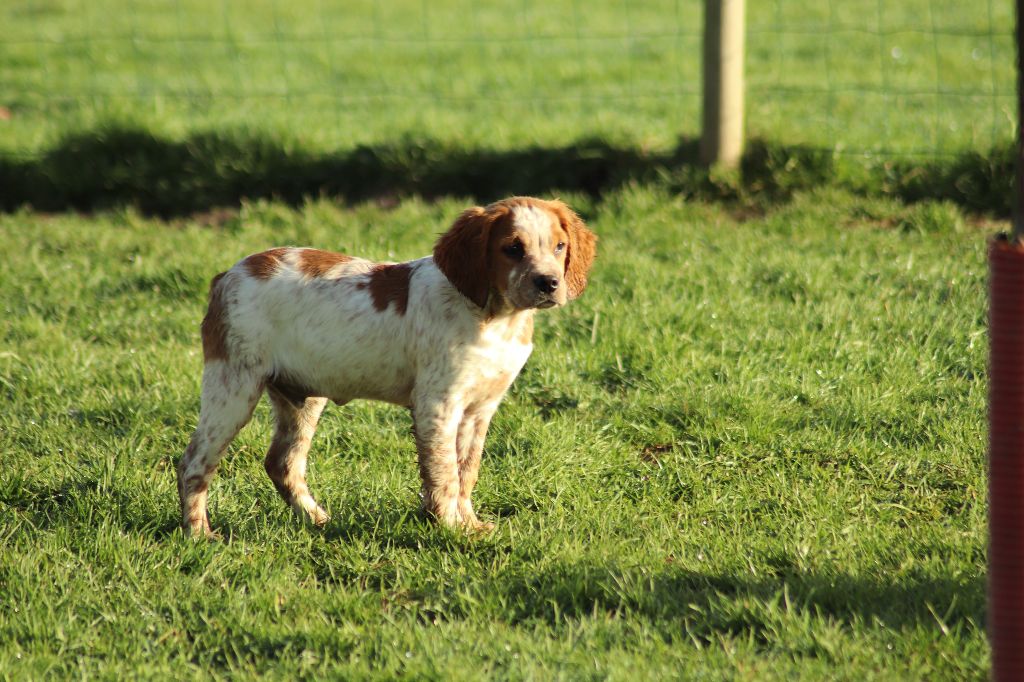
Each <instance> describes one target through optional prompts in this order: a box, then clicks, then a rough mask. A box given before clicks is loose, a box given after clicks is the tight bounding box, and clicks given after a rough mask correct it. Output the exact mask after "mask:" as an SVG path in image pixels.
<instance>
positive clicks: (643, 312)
mask: <svg viewBox="0 0 1024 682" xmlns="http://www.w3.org/2000/svg"><path fill="white" fill-rule="evenodd" d="M565 198H567V199H568V200H570V201H571V202H572V203H574V204H575V205H577V206H578V207H579V208H580V209H581V210H582V211H583V213H584V214H585V216H586V217H587V218H588V219H589V221H590V224H591V226H592V227H593V228H594V229H595V231H596V232H598V233H599V234H600V235H601V239H602V241H601V247H602V248H601V253H600V257H599V261H598V263H597V266H596V269H595V272H594V275H593V278H592V284H591V287H590V288H589V289H588V291H587V293H586V294H585V295H584V296H583V298H581V299H580V300H579V301H577V302H575V303H574V304H572V305H570V306H569V307H567V308H566V309H564V310H561V311H555V312H551V313H547V314H543V315H541V316H540V321H539V324H538V329H537V339H536V341H537V343H536V345H537V349H536V351H535V354H534V356H533V358H532V359H531V360H530V362H529V363H528V365H527V368H526V369H525V371H524V372H523V374H522V375H521V376H520V377H519V379H518V380H517V382H516V383H515V385H514V387H513V390H512V392H511V394H510V396H509V397H508V399H507V400H506V402H505V404H504V405H503V407H502V408H501V410H499V413H498V415H497V417H496V419H495V423H494V426H493V428H492V431H491V433H490V436H489V438H488V441H487V447H486V450H485V459H484V465H483V469H482V479H481V483H480V487H479V495H478V499H479V507H480V508H481V509H482V514H483V516H485V517H487V518H490V519H492V520H495V521H497V523H498V528H497V531H496V532H495V533H494V534H493V535H492V536H490V537H486V538H483V539H477V540H471V539H467V538H464V537H460V536H458V535H456V534H451V533H448V532H443V531H441V530H439V529H437V528H435V527H433V526H431V525H429V524H428V523H426V522H425V521H423V520H422V519H421V518H419V517H418V516H417V514H416V511H415V510H416V508H417V504H418V503H417V489H418V488H417V486H418V483H417V472H416V465H415V456H414V449H413V444H412V438H411V435H410V422H409V418H408V416H407V415H406V413H405V412H404V411H402V410H399V409H397V408H392V407H388V406H384V405H380V404H374V403H361V404H352V405H349V406H346V407H344V408H337V407H333V408H331V409H329V410H328V413H327V415H326V416H325V418H324V421H323V422H322V426H321V429H320V431H319V433H318V435H317V438H316V440H315V441H314V448H313V454H312V464H311V476H310V478H311V485H312V486H313V489H314V491H315V492H316V493H317V495H318V497H319V499H320V500H321V501H322V502H323V503H324V504H325V506H326V507H327V508H328V509H329V510H330V511H331V513H332V515H333V520H332V521H331V523H330V525H329V526H328V527H327V529H326V530H325V531H324V532H317V531H313V530H310V529H307V528H305V527H303V526H301V525H299V524H298V523H297V522H296V521H295V520H294V519H293V518H292V516H291V515H290V513H289V512H288V511H287V510H286V509H285V507H284V505H283V504H282V503H281V502H280V501H279V500H278V498H277V496H276V493H275V492H274V490H273V488H272V486H271V485H270V482H269V480H268V479H267V478H266V476H265V474H264V473H263V471H262V454H263V452H264V451H265V448H266V446H267V444H268V442H269V424H268V414H267V408H266V404H265V403H264V404H262V405H261V406H260V408H259V412H258V414H257V418H256V419H255V420H254V422H253V424H252V425H250V426H249V427H247V428H246V429H245V430H244V431H243V433H242V435H241V436H240V438H239V440H238V441H236V443H235V445H234V446H233V448H232V450H231V452H230V454H229V456H228V457H226V458H225V460H224V464H223V465H222V468H221V471H220V472H219V473H218V476H217V478H216V479H215V483H214V486H213V488H212V515H213V520H214V525H215V526H216V527H217V528H218V529H219V530H221V531H222V532H223V533H225V535H226V536H227V537H228V540H227V541H226V542H223V543H215V544H207V543H205V542H199V543H195V542H192V541H191V540H186V539H185V538H183V537H181V536H180V534H179V533H178V532H177V530H176V523H177V502H176V493H175V482H174V462H175V461H176V458H177V457H178V455H179V454H180V452H181V451H182V450H183V449H184V446H185V444H186V442H187V439H188V437H189V435H190V430H191V428H192V427H193V425H194V423H195V418H196V412H197V407H198V387H199V372H200V366H201V362H200V344H199V339H198V328H197V327H198V322H199V320H200V318H201V316H202V311H203V304H204V298H205V290H206V286H207V282H208V280H209V278H210V276H211V275H213V274H214V273H216V272H218V271H220V270H222V269H224V268H226V267H227V266H229V265H230V264H231V263H232V262H233V261H234V260H236V259H237V258H239V257H240V256H242V255H244V254H246V253H249V252H252V251H255V250H258V249H262V248H264V247H266V246H267V245H269V244H279V243H296V244H314V245H317V246H320V247H325V248H333V249H341V250H345V251H348V252H354V253H360V254H364V255H367V256H370V257H376V258H382V259H383V258H393V259H403V258H407V257H413V256H418V255H421V254H423V253H426V252H427V251H428V250H429V248H430V246H431V244H432V241H433V239H434V238H435V235H436V234H437V233H438V232H440V231H442V230H443V229H444V228H445V227H446V225H447V223H448V222H449V221H451V220H452V218H453V216H454V215H456V213H457V212H458V211H459V210H460V208H462V207H463V206H464V205H465V203H466V202H465V201H463V200H457V199H448V200H442V201H438V202H433V203H425V202H422V201H417V200H410V201H405V202H402V203H400V204H399V205H398V206H397V207H395V208H381V207H379V206H378V205H376V204H360V205H355V206H351V207H347V208H346V207H339V206H337V205H335V204H333V203H330V202H323V201H315V202H312V203H308V204H306V205H303V206H301V207H300V208H298V209H297V210H292V209H289V208H286V207H282V206H280V205H277V204H273V203H256V204H248V205H245V206H244V207H243V209H242V211H241V213H240V214H238V215H234V214H231V213H225V214H224V215H221V216H201V218H200V219H195V220H194V219H187V220H182V221H180V222H175V223H163V222H155V221H150V220H147V219H144V218H141V217H139V215H137V214H136V213H134V212H132V211H127V212H114V213H106V214H102V215H97V216H93V217H82V216H74V215H50V216H47V215H38V214H32V213H19V214H13V215H6V216H3V217H0V238H2V240H3V243H4V244H5V247H6V249H7V253H8V254H9V255H8V257H6V258H4V259H3V260H2V261H0V300H3V301H4V320H5V323H4V325H3V334H2V337H0V338H2V341H0V344H2V345H0V392H2V396H3V402H4V405H5V409H4V410H3V411H2V414H0V452H3V453H4V454H3V460H2V464H3V465H2V467H0V545H2V546H3V547H4V549H3V551H2V552H0V594H2V595H3V599H2V601H0V671H4V672H3V674H4V675H9V676H11V677H12V678H21V677H40V676H42V675H43V674H44V673H51V674H58V675H60V676H65V675H74V676H79V675H81V676H93V675H100V676H111V675H122V674H144V675H154V676H158V675H161V674H166V673H171V672H173V673H175V674H178V675H193V674H194V675H200V674H204V673H214V674H217V675H229V674H233V673H240V674H243V675H247V674H254V673H257V672H262V673H273V674H274V675H275V676H292V675H304V676H311V677H312V676H316V677H320V676H322V675H325V674H328V673H336V674H341V675H343V676H345V677H357V678H359V677H364V676H375V675H380V676H384V677H391V676H394V675H406V676H408V677H414V678H424V677H426V678H433V679H449V678H455V679H480V678H493V677H500V678H513V679H526V678H534V679H548V678H550V677H558V676H561V677H563V678H567V679H579V678H605V677H611V678H613V679H627V678H628V679H642V678H645V677H653V676H677V675H678V676H682V677H696V676H700V675H704V676H707V677H711V678H733V677H739V678H743V679H765V678H776V679H791V678H792V677H794V676H796V677H804V678H811V679H814V678H819V679H820V678H821V677H823V676H833V677H837V678H845V679H867V678H873V677H877V678H886V679H892V678H907V679H924V678H928V679H943V678H945V679H963V678H965V677H973V678H983V677H984V676H985V671H986V669H987V665H988V657H989V654H988V647H987V644H986V640H985V634H984V631H983V629H982V628H983V623H984V594H985V587H984V581H985V568H984V567H985V503H984V500H985V478H984V473H985V466H984V449H985V443H984V438H985V430H984V423H985V386H986V384H985V381H984V371H985V358H986V336H985V265H984V243H985V234H987V233H989V232H991V231H992V230H994V229H995V227H996V226H995V225H993V224H987V225H985V226H983V229H979V228H978V227H977V226H976V225H973V224H972V223H973V220H967V219H965V218H964V216H962V215H961V214H960V212H959V210H958V209H957V208H955V207H954V206H952V205H950V204H941V203H923V204H917V205H912V206H909V207H908V206H903V205H901V204H898V203H896V202H893V201H888V200H866V199H858V198H854V197H852V196H850V195H847V194H844V193H842V192H839V191H835V190H829V189H823V190H821V191H818V192H815V193H810V194H800V195H798V196H797V197H795V198H794V200H793V201H792V202H790V203H787V204H785V205H780V206H777V207H775V208H773V209H771V210H770V211H769V212H768V213H767V214H766V215H765V216H763V217H760V218H752V219H747V220H746V221H743V220H741V219H740V217H738V216H735V215H733V214H731V213H730V211H729V210H728V208H727V207H725V206H722V205H712V204H701V203H697V204H689V203H686V202H684V201H682V200H680V199H678V198H673V197H672V196H669V195H667V194H665V193H664V192H661V191H659V190H657V189H652V188H636V187H634V188H627V189H624V190H621V191H618V192H615V193H612V194H609V195H607V196H606V197H605V199H604V201H602V202H601V203H600V204H599V205H597V204H593V203H590V202H588V201H587V200H586V199H585V198H584V197H581V196H566V197H565ZM211 220H216V224H214V225H210V224H209V223H210V221H211Z"/></svg>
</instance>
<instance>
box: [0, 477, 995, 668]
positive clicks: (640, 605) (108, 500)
mask: <svg viewBox="0 0 1024 682" xmlns="http://www.w3.org/2000/svg"><path fill="white" fill-rule="evenodd" d="M5 483H6V484H5V485H4V486H3V489H2V490H0V504H3V505H6V506H8V507H10V508H12V509H14V510H16V511H17V512H19V513H20V514H24V515H25V516H27V517H28V519H29V520H30V521H31V523H32V525H33V526H34V527H36V528H40V529H49V528H58V527H62V526H68V525H69V524H71V525H76V524H78V523H82V522H83V520H84V519H91V518H93V517H94V516H95V510H96V509H97V507H100V506H102V507H104V508H106V509H107V510H108V511H107V513H108V514H110V510H113V509H117V510H118V511H117V512H115V513H113V514H110V515H109V516H108V518H109V519H110V520H111V521H113V522H114V523H115V524H119V525H121V526H122V527H123V528H124V529H125V530H127V531H128V532H129V533H141V534H143V535H145V536H147V537H151V538H153V539H155V540H158V541H168V540H170V539H171V537H172V536H173V535H176V534H177V533H179V532H180V531H179V528H178V521H177V516H176V514H173V513H171V512H170V510H167V513H160V514H158V515H157V514H154V513H153V512H154V510H153V509H149V508H147V509H139V508H138V506H137V504H134V503H133V502H132V500H130V499H128V498H127V497H126V495H125V492H124V491H121V490H118V489H117V488H116V487H115V488H114V489H109V488H107V487H106V486H104V485H102V484H101V483H100V481H98V480H94V479H88V480H65V481H61V482H57V483H53V484H38V483H34V482H32V481H29V480H18V481H15V480H9V481H7V482H5ZM299 526H300V524H299V522H297V521H296V522H295V527H294V528H292V529H291V530H292V531H294V532H300V530H299ZM215 527H216V528H217V530H219V531H220V532H222V533H224V536H225V538H227V541H229V542H230V539H231V538H232V537H233V536H234V535H235V532H233V530H234V529H232V528H231V527H225V526H223V525H221V524H217V523H216V522H215ZM309 532H321V531H309ZM322 532H323V534H324V538H325V540H326V541H327V545H330V544H332V543H339V542H340V543H348V542H353V541H361V542H371V544H373V543H377V544H382V545H386V546H387V547H389V548H390V549H389V551H392V550H394V549H408V550H415V551H417V552H422V551H426V552H428V554H436V553H437V552H441V553H443V554H448V555H457V556H460V557H462V559H463V560H466V561H479V562H480V563H481V564H482V565H491V564H493V562H494V559H495V555H496V554H502V555H506V554H507V553H508V552H509V551H510V548H509V547H508V546H507V545H505V543H502V542H497V543H495V542H490V541H488V540H487V539H486V538H484V539H474V538H472V537H469V536H466V535H464V534H462V533H458V532H454V531H445V530H444V529H439V528H437V527H435V526H434V525H433V524H430V523H429V522H428V521H427V520H426V519H425V518H423V517H422V515H421V514H419V513H418V512H417V511H415V510H414V509H412V508H409V509H405V508H402V509H386V510H380V512H379V513H378V512H376V511H372V512H371V511H370V510H361V511H360V512H357V513H355V514H352V515H349V516H346V517H342V518H335V519H334V520H332V521H331V523H330V524H329V525H328V526H327V528H326V529H325V530H324V531H322ZM82 537H83V538H89V537H91V536H88V535H83V536H82ZM83 541H84V540H83ZM88 541H89V542H91V540H88ZM327 545H324V546H320V545H316V546H314V548H313V549H312V550H311V552H312V553H311V554H310V555H309V556H308V557H307V561H308V562H309V563H310V567H311V569H312V573H313V575H314V576H315V577H316V578H317V582H318V583H321V584H323V585H327V586H333V585H344V586H354V587H357V588H358V589H361V590H371V591H374V592H380V593H381V594H383V595H385V598H388V599H400V600H401V601H402V603H403V604H405V605H406V606H409V607H410V608H412V610H413V611H414V612H415V613H416V614H417V616H416V617H417V618H419V619H421V620H424V622H433V621H434V620H435V619H438V618H440V619H442V620H462V619H473V618H475V617H478V616H479V615H480V614H478V613H477V611H478V609H479V608H481V607H480V604H482V603H489V604H501V607H500V608H501V611H500V613H492V614H490V617H493V618H497V619H500V620H503V621H505V622H507V623H509V624H512V625H520V624H526V625H528V624H530V623H534V624H535V623H545V624H547V625H549V626H552V627H557V626H559V625H560V624H562V623H564V622H565V621H567V620H569V621H572V620H579V619H585V618H590V617H594V616H610V617H621V618H641V619H644V620H646V621H648V622H650V623H651V624H652V625H654V626H655V627H656V628H657V629H658V630H659V631H661V632H663V633H665V635H666V636H672V637H674V636H676V635H677V634H680V633H685V635H686V636H687V637H689V638H691V639H693V640H695V641H698V642H701V643H714V642H717V641H718V638H719V637H720V636H721V635H728V636H731V637H738V638H744V639H751V640H752V641H755V642H759V643H761V644H763V645H765V646H778V645H779V643H780V642H784V643H785V646H787V647H790V648H796V649H799V650H800V651H801V652H802V653H804V654H807V655H815V656H830V655H831V652H829V651H828V650H827V647H826V648H824V649H823V648H822V647H823V646H825V645H823V644H822V643H821V642H820V641H818V639H817V638H816V637H814V636H813V635H812V634H810V625H809V624H808V620H809V619H819V620H822V621H825V622H827V623H832V624H839V625H845V626H868V627H874V626H875V624H876V623H881V624H883V625H884V626H885V627H888V628H892V629H897V630H898V629H904V628H913V627H923V628H926V629H939V630H942V631H943V632H957V631H960V630H961V629H966V630H973V629H980V628H981V627H983V624H984V619H985V579H984V576H968V577H963V576H961V577H953V576H943V575H934V574H929V573H925V572H923V571H917V572H914V571H911V572H904V573H901V574H893V575H873V576H865V575H859V576H854V575H850V574H847V573H844V572H842V571H836V572H835V573H831V572H828V573H822V572H808V571H804V570H801V569H800V568H798V565H797V563H796V561H795V560H794V559H793V558H792V557H781V558H780V557H772V558H766V559H765V558H762V559H754V560H753V565H756V566H758V567H759V569H760V576H757V577H755V576H752V575H750V574H749V573H747V572H746V571H744V572H741V573H736V574H722V573H711V572H708V573H702V572H696V571H693V570H689V569H683V568H679V567H676V566H673V565H672V564H671V563H670V562H666V564H665V565H664V566H650V565H643V566H620V565H617V564H616V563H615V562H608V563H597V562H594V561H593V560H590V561H586V560H581V561H573V562H548V561H545V558H544V557H545V554H546V552H545V548H544V547H543V546H540V545H538V546H537V547H536V548H535V549H534V551H532V552H531V550H530V548H529V547H520V548H518V549H517V550H516V554H517V556H518V557H519V560H518V561H516V562H514V563H513V564H510V565H509V566H508V568H506V569H504V570H502V571H500V572H498V573H495V574H493V575H489V577H486V578H482V579H481V578H473V579H472V584H467V583H465V582H464V581H461V582H460V580H456V581H447V580H444V581H436V580H432V579H431V578H430V577H429V575H428V576H427V577H425V578H424V579H423V580H422V581H418V582H417V584H414V585H409V584H408V579H407V578H406V579H404V582H405V583H406V584H405V585H404V586H402V587H401V588H400V589H398V591H397V592H396V591H395V585H396V583H398V582H402V581H399V579H398V575H397V573H396V569H395V567H394V566H393V565H392V564H391V563H390V562H388V561H381V562H379V564H376V565H374V566H371V567H366V566H359V567H354V566H350V565H346V564H345V563H344V562H342V563H339V562H338V561H337V557H336V555H335V554H334V553H333V552H330V551H328V550H327V549H326V546H327ZM318 548H319V549H318ZM392 593H394V594H392ZM474 593H479V594H478V595H477V596H475V597H474V596H472V595H473V594H474ZM467 594H469V595H470V597H469V598H467V597H466V595H467ZM484 608H486V607H484Z"/></svg>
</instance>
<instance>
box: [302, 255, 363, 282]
mask: <svg viewBox="0 0 1024 682" xmlns="http://www.w3.org/2000/svg"><path fill="white" fill-rule="evenodd" d="M350 260H352V256H346V255H345V254H343V253H335V252H333V251H321V250H320V249H302V250H301V251H299V270H300V271H301V272H302V274H304V275H306V276H307V277H323V276H324V275H326V274H327V271H328V270H330V269H331V268H333V267H334V266H335V265H339V264H341V263H347V262H349V261H350Z"/></svg>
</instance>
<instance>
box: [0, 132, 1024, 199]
mask: <svg viewBox="0 0 1024 682" xmlns="http://www.w3.org/2000/svg"><path fill="white" fill-rule="evenodd" d="M1012 169H1013V154H1012V150H1011V149H1009V148H1007V149H997V150H993V151H992V152H990V153H987V154H982V153H974V152H972V153H966V154H963V155H960V156H956V157H949V158H938V157H936V158H932V159H928V160H925V161H907V160H889V161H876V162H874V163H873V164H872V165H870V166H866V165H865V163H864V162H863V159H860V158H859V157H856V156H854V155H846V156H843V155H835V154H833V153H832V152H831V151H828V150H821V149H814V148H807V147H798V146H784V145H776V144H770V143H767V142H764V141H760V140H754V141H752V142H751V143H750V144H749V145H748V148H747V152H746V154H745V156H744V158H743V162H742V168H741V171H740V172H739V173H738V174H735V175H728V174H726V175H724V176H723V175H722V174H713V173H708V172H707V171H706V170H705V169H704V168H702V166H701V165H700V163H699V158H698V145H697V141H696V140H694V139H683V140H680V142H679V143H678V145H677V146H676V147H675V149H672V150H669V151H667V152H647V151H644V150H641V149H634V148H627V147H621V146H615V145H611V144H609V143H607V142H605V141H601V140H583V141H579V142H576V143H574V144H570V145H566V146H563V147H537V146H532V147H525V148H523V149H516V150H493V149H467V148H462V147H458V146H454V145H452V144H446V143H443V142H439V141H436V140H429V139H428V140H419V139H411V138H409V139H403V140H400V141H397V142H395V143H392V144H381V145H373V146H359V147H355V148H352V149H347V150H342V151H338V152H334V153H313V152H309V151H305V150H301V149H294V148H288V147H284V146H282V145H280V144H279V143H277V142H274V141H271V140H269V139H267V138H263V137H257V136H252V135H244V134H240V133H231V132H210V133H196V134H193V135H191V136H189V137H187V138H186V139H184V140H181V141H175V140H168V139H164V138H160V137H158V136H156V135H153V134H152V133H150V132H148V131H145V130H139V129H132V128H110V127H108V128H103V129H99V130H95V131H90V132H85V133H80V134H76V135H72V136H68V137H66V138H64V139H63V140H62V141H60V142H59V143H58V144H57V145H56V146H55V147H53V148H52V149H50V150H49V151H47V152H45V153H43V154H42V155H41V156H39V157H34V158H29V159H22V160H19V159H13V158H3V157H0V209H2V210H5V211H14V210H17V209H18V208H20V207H23V206H31V207H32V208H34V209H37V210H42V211H63V210H77V211H93V210H101V209H106V208H115V207H122V206H134V207H137V208H138V209H139V210H141V211H142V212H144V213H146V214H149V215H155V216H160V217H165V218H169V217H175V216H184V215H189V214H193V213H196V212H199V211H209V210H211V209H215V208H219V207H231V206H236V205H238V203H239V202H240V201H242V200H243V199H258V198H273V199H276V200H279V201H282V202H286V203H289V204H298V203H300V202H302V201H304V200H305V199H306V198H308V197H316V196H326V197H330V198H334V199H337V200H340V201H345V202H360V201H365V200H370V199H379V200H386V201H392V200H395V199H399V198H401V197H404V196H411V195H416V196H420V197H424V198H426V199H433V198H438V197H446V196H455V197H468V198H471V199H473V200H475V201H477V202H479V203H487V202H489V201H492V200H494V199H498V198H501V197H504V196H508V195H511V194H535V195H548V194H551V193H555V192H582V193H586V194H588V195H589V196H591V197H592V198H594V199H595V200H600V198H601V197H602V196H603V195H604V194H605V193H606V192H608V191H610V190H614V189H615V188H618V187H620V186H622V185H623V184H625V183H628V182H656V183H660V184H663V185H665V186H667V187H668V188H669V189H670V190H671V191H673V192H675V193H678V194H682V195H684V196H690V197H698V198H703V199H710V200H721V201H739V202H741V203H742V202H747V203H750V202H779V201H785V200H787V199H788V198H789V197H790V196H791V195H792V193H793V192H795V191H797V190H800V189H806V188H811V187H816V186H820V185H824V184H839V185H840V186H844V187H848V188H849V189H852V190H853V191H856V192H861V193H864V194H880V195H891V196H895V197H898V198H902V199H904V200H907V201H918V200H923V199H946V200H950V201H953V202H955V203H957V204H960V205H961V206H964V207H965V208H967V209H969V210H972V211H980V212H984V213H989V214H995V215H1000V216H1006V215H1009V214H1010V209H1011V205H1012V182H1011V178H1012V172H1011V171H1012Z"/></svg>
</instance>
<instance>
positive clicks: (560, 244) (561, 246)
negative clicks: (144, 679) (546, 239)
mask: <svg viewBox="0 0 1024 682" xmlns="http://www.w3.org/2000/svg"><path fill="white" fill-rule="evenodd" d="M564 248H565V242H558V245H557V246H555V253H562V249H564Z"/></svg>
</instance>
